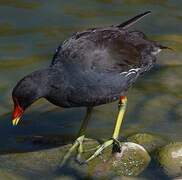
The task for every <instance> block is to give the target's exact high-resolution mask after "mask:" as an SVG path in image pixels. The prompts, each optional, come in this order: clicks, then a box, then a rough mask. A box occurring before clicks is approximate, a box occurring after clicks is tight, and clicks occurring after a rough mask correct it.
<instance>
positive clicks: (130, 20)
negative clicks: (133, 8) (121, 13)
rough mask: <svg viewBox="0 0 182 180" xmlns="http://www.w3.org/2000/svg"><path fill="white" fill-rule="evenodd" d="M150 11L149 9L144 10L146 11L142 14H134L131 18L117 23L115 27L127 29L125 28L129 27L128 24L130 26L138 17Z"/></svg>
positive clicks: (140, 17)
mask: <svg viewBox="0 0 182 180" xmlns="http://www.w3.org/2000/svg"><path fill="white" fill-rule="evenodd" d="M150 13H151V11H146V12H144V13H142V14H139V15H137V16H135V17H133V18H131V19H129V20H127V21H125V22H123V23H121V24H119V25H117V26H116V27H119V28H122V29H127V28H129V27H130V26H132V25H133V24H135V23H136V22H138V21H139V20H140V19H142V18H143V17H145V16H146V15H148V14H150Z"/></svg>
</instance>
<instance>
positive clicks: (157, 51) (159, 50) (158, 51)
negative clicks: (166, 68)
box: [151, 48, 161, 55]
mask: <svg viewBox="0 0 182 180" xmlns="http://www.w3.org/2000/svg"><path fill="white" fill-rule="evenodd" d="M160 52H161V49H160V48H158V49H156V50H155V51H153V52H151V54H153V55H156V54H158V53H160Z"/></svg>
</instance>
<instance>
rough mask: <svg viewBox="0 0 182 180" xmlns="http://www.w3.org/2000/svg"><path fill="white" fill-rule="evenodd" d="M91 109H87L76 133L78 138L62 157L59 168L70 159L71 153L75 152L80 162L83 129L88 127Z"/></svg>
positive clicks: (83, 135) (83, 136)
mask: <svg viewBox="0 0 182 180" xmlns="http://www.w3.org/2000/svg"><path fill="white" fill-rule="evenodd" d="M92 109H93V108H92V107H88V108H87V112H86V115H85V117H84V119H83V121H82V123H81V127H80V130H79V133H78V136H77V137H78V138H77V139H76V140H75V142H74V143H73V145H72V146H71V148H70V149H69V150H68V152H67V153H66V154H65V155H64V157H63V160H62V162H61V166H63V165H64V164H65V162H66V161H67V160H68V159H69V158H70V157H71V155H72V153H73V152H74V151H75V150H77V160H78V161H80V159H81V154H82V153H83V140H84V138H85V129H86V127H87V125H88V122H89V119H90V117H91V112H92Z"/></svg>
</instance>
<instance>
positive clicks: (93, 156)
mask: <svg viewBox="0 0 182 180" xmlns="http://www.w3.org/2000/svg"><path fill="white" fill-rule="evenodd" d="M114 142H115V140H114V139H110V140H108V141H105V142H104V143H103V144H101V145H100V146H98V148H97V149H96V151H95V153H94V154H93V155H91V156H90V157H89V158H88V159H87V160H86V161H85V162H86V163H88V162H89V161H91V160H92V159H94V158H96V157H97V156H99V155H100V154H101V153H102V151H103V150H104V149H106V148H107V147H109V146H110V145H112V144H113V143H114Z"/></svg>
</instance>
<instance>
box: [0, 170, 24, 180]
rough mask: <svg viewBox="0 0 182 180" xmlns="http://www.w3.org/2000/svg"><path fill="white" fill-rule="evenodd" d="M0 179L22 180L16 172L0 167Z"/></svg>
mask: <svg viewBox="0 0 182 180" xmlns="http://www.w3.org/2000/svg"><path fill="white" fill-rule="evenodd" d="M0 179H4V180H23V178H22V177H21V176H19V175H18V174H16V173H12V172H11V171H8V170H3V169H0Z"/></svg>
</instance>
